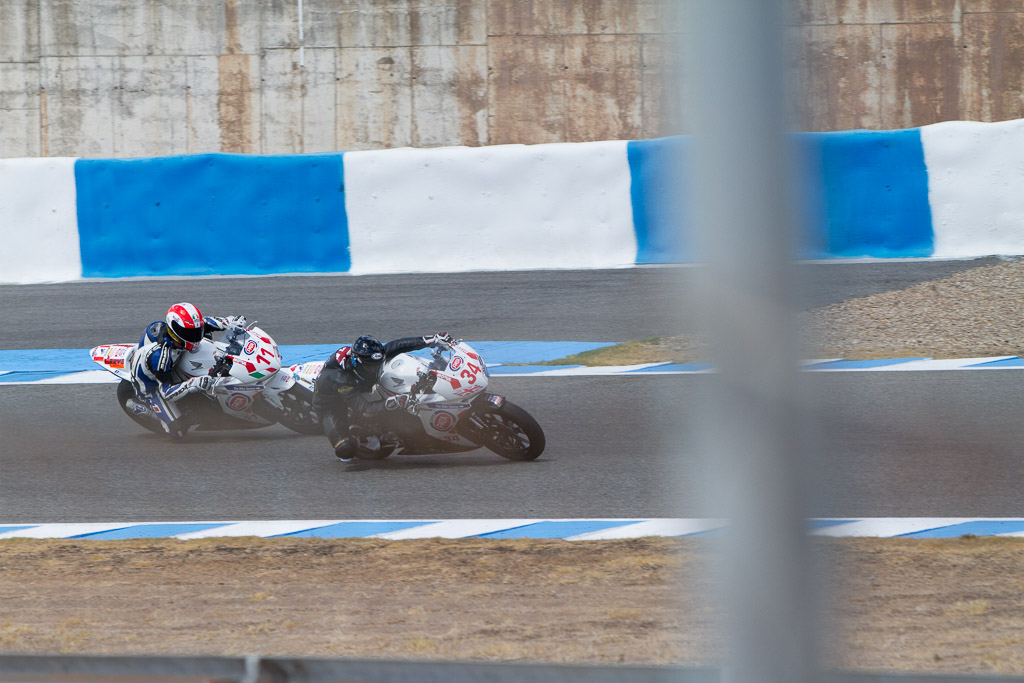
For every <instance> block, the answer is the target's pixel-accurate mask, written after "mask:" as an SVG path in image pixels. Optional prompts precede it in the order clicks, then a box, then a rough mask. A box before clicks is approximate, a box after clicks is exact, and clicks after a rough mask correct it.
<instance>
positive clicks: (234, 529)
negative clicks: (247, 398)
mask: <svg viewBox="0 0 1024 683" xmlns="http://www.w3.org/2000/svg"><path fill="white" fill-rule="evenodd" d="M808 529H809V532H810V534H811V535H813V536H825V537H831V538H851V537H873V538H958V537H961V536H967V535H973V536H1000V537H1024V519H1008V518H974V517H900V518H843V519H814V520H809V522H808ZM725 532H726V527H725V523H724V522H723V521H722V520H719V519H670V518H659V519H456V520H372V519H371V520H278V521H248V522H244V521H243V522H146V523H116V522H112V523H67V524H2V523H0V540H4V539H13V538H36V539H45V538H54V539H76V540H106V541H110V540H126V539H147V538H149V539H157V538H173V539H179V540H191V539H199V538H232V537H234V538H239V537H260V538H281V537H293V538H376V539H382V540H393V541H400V540H412V539H427V538H441V539H458V538H479V539H493V540H501V539H517V538H529V539H561V540H566V541H601V540H614V539H626V538H645V537H672V538H683V537H689V538H717V537H720V536H722V535H723V534H724V533H725Z"/></svg>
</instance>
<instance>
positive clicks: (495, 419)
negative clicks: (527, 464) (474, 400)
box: [479, 401, 545, 460]
mask: <svg viewBox="0 0 1024 683" xmlns="http://www.w3.org/2000/svg"><path fill="white" fill-rule="evenodd" d="M479 417H480V420H481V421H482V422H483V423H484V425H485V428H484V431H483V434H482V436H483V445H484V446H485V447H486V448H488V449H489V450H492V451H494V452H495V453H497V454H498V455H500V456H501V457H503V458H508V459H509V460H536V459H537V458H538V457H539V456H540V454H541V453H543V452H544V445H545V444H544V430H543V429H541V428H540V425H539V424H537V421H536V420H535V419H533V416H531V415H530V414H529V413H528V412H526V411H525V410H523V409H522V408H520V407H519V406H517V405H516V404H514V403H512V402H511V401H505V403H504V405H502V406H501V407H500V408H498V409H496V410H492V411H488V412H486V413H483V414H481V415H480V416H479Z"/></svg>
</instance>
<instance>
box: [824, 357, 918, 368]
mask: <svg viewBox="0 0 1024 683" xmlns="http://www.w3.org/2000/svg"><path fill="white" fill-rule="evenodd" d="M915 360H927V359H926V358H886V359H881V360H836V361H831V362H829V363H820V364H818V365H813V366H811V368H812V369H814V370H863V369H866V368H884V367H887V366H889V365H899V364H901V363H909V362H911V361H915Z"/></svg>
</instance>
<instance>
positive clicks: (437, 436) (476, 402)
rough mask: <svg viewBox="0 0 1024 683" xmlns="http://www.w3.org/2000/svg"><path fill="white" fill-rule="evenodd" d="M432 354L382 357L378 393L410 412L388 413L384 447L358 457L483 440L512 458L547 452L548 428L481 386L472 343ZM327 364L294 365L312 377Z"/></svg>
mask: <svg viewBox="0 0 1024 683" xmlns="http://www.w3.org/2000/svg"><path fill="white" fill-rule="evenodd" d="M430 353H431V358H430V359H429V360H427V359H424V358H420V357H418V356H414V355H412V354H408V353H401V354H398V355H397V356H395V357H394V358H392V359H390V360H389V361H387V362H386V363H385V364H384V367H383V368H382V369H381V374H380V378H379V379H378V380H377V385H376V386H375V387H374V390H373V393H374V395H375V398H376V399H378V400H383V401H385V405H387V406H388V407H389V408H391V409H393V410H395V411H404V412H405V413H407V415H400V417H401V418H402V419H400V420H395V419H393V418H392V419H389V418H385V419H386V420H387V424H388V425H389V427H388V428H389V429H392V428H393V433H392V434H390V435H387V436H386V437H385V438H382V439H381V447H380V449H379V450H376V449H375V450H373V451H369V450H366V449H364V448H362V447H361V448H360V453H359V457H360V459H381V458H386V457H388V456H389V455H392V454H393V453H399V454H401V455H428V454H434V453H461V452H465V451H472V450H476V449H477V448H480V447H481V446H482V447H484V448H487V449H490V450H491V451H493V452H495V453H497V454H498V455H500V456H502V457H503V458H508V459H509V460H534V459H536V458H537V457H538V456H540V454H541V453H543V452H544V445H545V441H544V430H542V429H541V427H540V425H539V424H538V423H537V421H536V420H535V419H534V418H533V417H532V416H531V415H530V414H529V413H528V412H526V411H525V410H523V409H522V408H520V407H519V406H517V405H515V404H514V403H512V402H511V401H509V400H508V399H506V398H505V397H504V396H499V395H498V394H489V393H486V392H485V391H484V390H485V389H486V388H487V383H488V381H489V380H490V372H488V370H487V365H486V364H485V363H484V360H483V358H481V357H480V355H479V354H478V353H477V352H476V351H474V350H473V348H472V347H471V346H470V345H469V344H467V343H465V342H462V341H459V342H456V343H454V344H451V345H448V344H441V345H438V346H436V347H434V348H432V349H431V352H430ZM323 366H324V364H323V363H304V364H302V365H297V366H294V367H293V368H292V370H293V371H294V374H295V375H296V377H298V378H300V379H301V380H303V381H305V382H308V383H310V384H312V383H313V382H315V381H316V377H317V375H319V374H320V371H321V370H323ZM385 415H388V413H387V412H385ZM396 423H397V424H401V425H402V426H401V427H395V424H396Z"/></svg>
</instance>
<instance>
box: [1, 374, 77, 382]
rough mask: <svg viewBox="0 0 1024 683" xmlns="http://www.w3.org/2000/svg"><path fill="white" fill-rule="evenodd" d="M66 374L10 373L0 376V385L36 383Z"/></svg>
mask: <svg viewBox="0 0 1024 683" xmlns="http://www.w3.org/2000/svg"><path fill="white" fill-rule="evenodd" d="M66 374H68V373H67V372H10V373H6V374H3V375H0V384H16V383H18V382H38V381H40V380H44V379H56V378H57V377H63V376H64V375H66Z"/></svg>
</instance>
